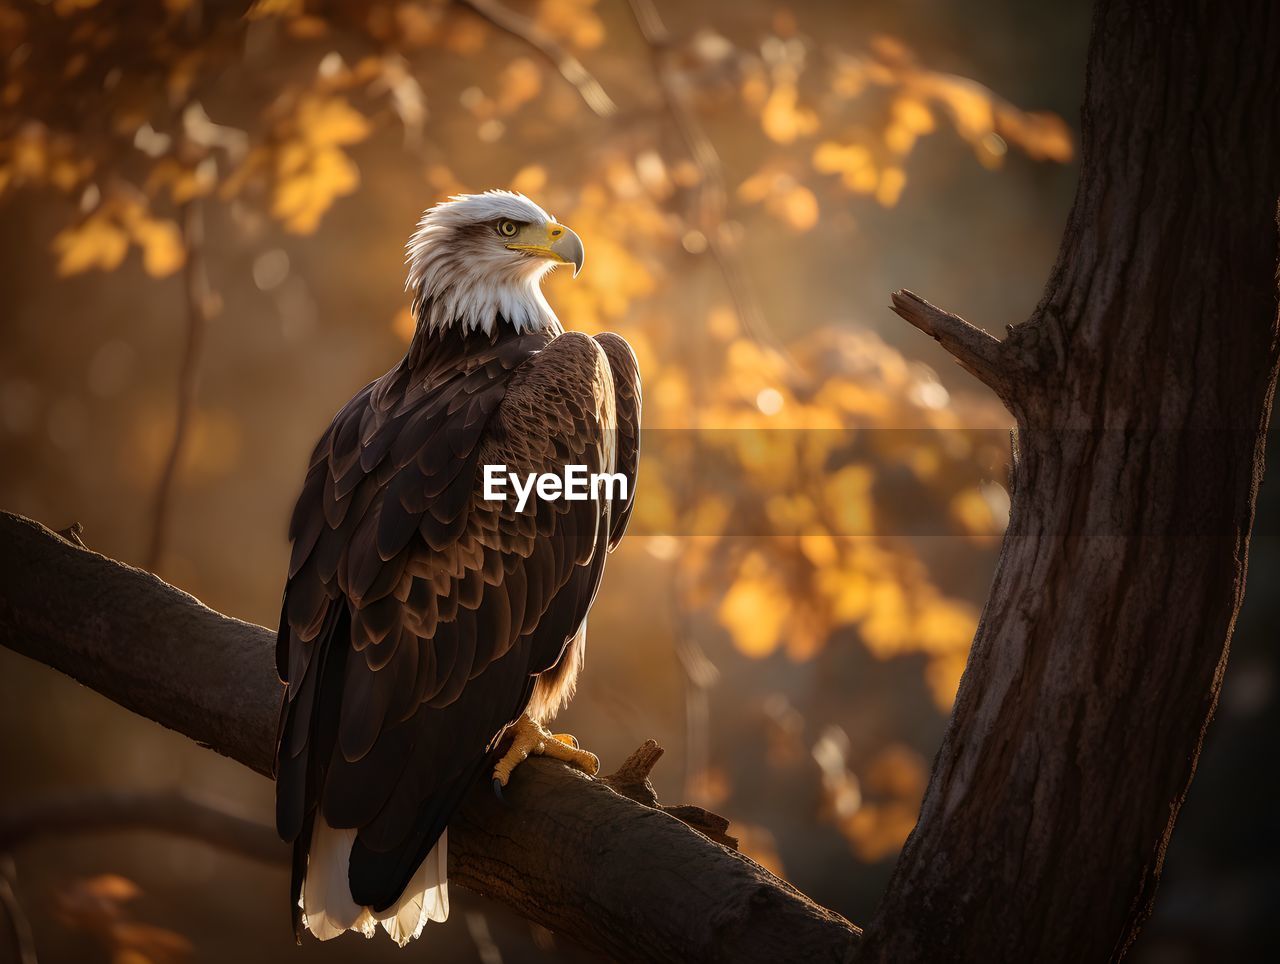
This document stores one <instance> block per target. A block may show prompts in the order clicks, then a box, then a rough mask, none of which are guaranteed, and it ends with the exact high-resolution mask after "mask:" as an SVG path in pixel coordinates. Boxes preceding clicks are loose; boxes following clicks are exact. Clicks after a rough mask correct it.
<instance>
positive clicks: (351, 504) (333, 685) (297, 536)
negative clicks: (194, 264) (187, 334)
mask: <svg viewBox="0 0 1280 964" xmlns="http://www.w3.org/2000/svg"><path fill="white" fill-rule="evenodd" d="M449 337H450V336H445V339H442V344H441V345H440V346H438V347H437V348H436V349H435V350H434V352H433V353H432V354H430V355H429V356H428V357H426V358H425V359H421V360H418V362H417V363H416V364H415V366H414V367H413V368H412V369H410V368H409V367H408V366H407V365H406V366H402V367H401V368H400V369H397V370H396V371H393V372H391V373H389V374H388V375H387V376H384V377H383V378H382V379H380V380H379V381H378V382H375V383H374V384H373V385H371V386H369V387H367V388H366V389H364V390H363V391H362V392H361V393H360V394H358V395H357V396H356V397H355V398H354V399H352V401H351V402H350V403H349V404H348V405H347V406H346V407H345V408H344V409H343V410H342V411H341V412H340V413H339V414H338V416H337V417H336V418H335V420H334V422H333V425H332V426H331V427H330V430H329V431H328V432H327V433H326V435H325V437H324V438H323V439H322V440H321V442H320V444H319V445H318V446H317V448H316V452H315V455H314V457H313V460H312V465H311V469H310V471H309V473H308V476H307V480H306V483H305V485H304V489H303V493H302V496H301V497H300V499H299V503H298V507H297V510H296V511H295V514H294V518H293V523H292V526H291V536H292V537H293V539H294V554H293V558H292V560H291V563H290V574H291V575H290V581H289V584H288V586H287V588H286V594H285V603H284V612H283V615H282V626H281V635H280V640H279V643H278V649H277V661H278V664H279V668H280V671H281V675H282V677H283V678H286V679H287V680H288V681H289V688H288V694H287V697H286V702H285V707H284V710H283V715H282V724H281V731H280V747H279V751H278V758H277V769H278V771H279V773H278V779H279V781H280V787H281V790H280V794H279V802H278V814H277V819H278V823H279V827H280V831H281V834H282V835H283V836H285V837H286V839H291V840H295V841H297V846H299V847H302V848H305V847H306V846H307V845H308V842H309V841H308V838H309V832H310V826H311V822H312V820H313V819H314V815H315V813H316V811H317V808H319V809H320V811H321V812H322V813H323V814H324V817H325V819H326V820H327V821H328V822H329V823H330V825H333V826H339V827H358V828H359V834H358V839H357V843H356V846H355V848H354V849H353V851H352V857H351V868H350V881H351V886H352V895H353V897H354V898H355V899H356V901H357V902H359V903H367V904H370V905H372V906H374V907H379V908H381V907H386V906H388V905H390V904H391V903H393V902H394V901H395V899H396V898H397V897H398V896H399V894H400V892H401V890H403V887H404V885H405V883H406V882H407V881H408V879H409V877H411V876H412V874H413V872H414V870H415V869H416V867H417V864H418V863H419V862H420V861H421V859H422V857H424V856H425V854H426V853H427V851H429V850H430V847H431V845H432V844H433V843H434V842H435V840H436V838H437V837H438V836H439V834H440V832H441V831H442V830H443V828H444V826H445V824H446V822H447V820H448V818H449V816H450V815H451V814H452V812H453V810H454V809H455V808H456V806H457V803H458V801H459V800H460V798H461V794H462V793H464V792H465V790H466V788H467V787H469V786H470V784H471V782H472V781H473V780H474V779H475V777H476V775H477V774H478V772H479V771H480V770H481V769H483V767H484V766H485V764H486V762H487V758H488V754H489V751H490V750H491V749H492V746H493V744H494V742H495V741H496V738H497V736H498V735H499V734H500V732H501V731H502V729H503V728H504V727H505V726H506V724H508V723H510V722H511V721H512V720H513V719H515V718H516V717H518V716H519V714H520V712H521V711H522V710H523V708H524V706H525V705H526V704H527V703H528V701H529V699H530V696H531V694H532V689H533V685H534V675H536V674H537V673H539V672H542V671H544V670H546V669H549V668H551V667H552V666H554V665H555V663H556V662H557V661H558V660H559V659H560V656H561V654H562V653H563V652H564V649H565V646H566V644H567V642H568V641H569V640H570V639H571V638H572V637H573V636H574V634H575V633H577V631H578V628H579V627H580V625H581V624H582V621H583V619H584V618H585V615H586V611H587V609H588V607H589V605H590V601H591V599H592V598H593V596H594V593H595V591H596V589H597V587H598V585H599V579H600V571H601V568H602V565H603V557H604V552H603V548H604V546H603V543H604V536H605V534H606V533H610V529H609V528H608V526H609V512H608V507H607V506H606V505H605V504H604V503H598V502H592V501H587V502H568V501H560V502H554V503H552V502H545V501H542V500H537V499H534V500H532V501H531V503H530V506H529V507H527V508H526V511H525V512H524V513H516V512H515V509H514V501H507V502H504V503H497V504H488V503H485V502H483V501H481V500H480V494H481V493H480V485H479V466H480V465H481V464H482V463H485V462H501V463H505V464H507V465H508V466H509V468H510V470H511V471H513V472H521V473H523V472H542V471H557V472H558V471H560V470H561V469H562V467H563V466H564V465H565V464H567V463H585V464H588V465H589V466H590V467H591V468H590V470H591V471H609V470H612V468H611V465H610V463H611V462H612V461H613V459H612V456H613V453H612V451H611V449H612V446H611V445H610V444H608V441H607V440H606V434H607V429H608V428H609V427H610V426H611V425H612V424H613V421H614V418H615V415H614V401H613V396H614V380H615V379H614V377H613V376H611V374H610V369H609V363H608V361H607V360H606V354H608V353H609V352H610V351H611V349H616V347H617V346H609V345H605V346H603V351H602V346H598V345H597V344H596V343H595V342H594V341H592V340H591V339H588V338H586V337H585V336H581V335H574V334H570V335H561V336H560V337H558V338H556V339H555V340H554V341H551V340H550V338H549V336H548V335H523V336H517V335H514V334H513V333H510V332H509V330H508V334H507V335H506V336H505V337H502V338H496V339H490V338H488V337H487V336H484V335H476V334H472V335H468V336H461V335H454V336H451V337H452V338H453V339H454V341H453V342H450V341H448V338H449ZM618 341H619V342H620V341H621V340H620V339H618ZM622 345H623V347H625V342H623V343H622ZM627 354H628V357H630V352H629V349H627ZM631 365H632V368H633V369H634V359H632V360H631ZM629 381H630V383H631V384H634V378H631V379H630V380H629ZM628 397H629V398H630V397H634V399H635V402H636V406H637V408H636V412H637V416H638V399H639V395H638V391H635V392H631V393H630V394H629V395H628ZM625 447H626V446H625V445H624V446H623V448H624V449H625ZM625 458H626V456H625V455H624V456H623V459H624V460H625ZM624 470H625V469H624ZM629 474H630V473H629ZM615 530H616V526H615ZM610 534H612V533H610ZM298 880H299V882H300V880H301V878H300V877H299V878H298ZM295 897H296V894H295Z"/></svg>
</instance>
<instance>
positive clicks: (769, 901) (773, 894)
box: [0, 513, 859, 962]
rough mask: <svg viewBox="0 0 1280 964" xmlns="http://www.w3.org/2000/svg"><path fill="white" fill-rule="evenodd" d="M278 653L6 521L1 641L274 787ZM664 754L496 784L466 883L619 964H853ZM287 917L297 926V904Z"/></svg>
mask: <svg viewBox="0 0 1280 964" xmlns="http://www.w3.org/2000/svg"><path fill="white" fill-rule="evenodd" d="M274 644H275V634H274V633H273V632H271V631H269V630H267V629H264V628H263V627H261V626H255V625H253V624H252V623H245V622H241V621H240V620H238V619H231V618H230V617H227V616H223V615H221V614H220V613H217V612H214V611H213V610H211V609H208V608H207V607H205V606H203V605H202V604H201V603H200V602H199V600H197V599H195V598H193V597H191V596H189V595H187V594H186V593H184V592H181V591H180V590H177V589H175V588H173V587H172V586H170V585H168V584H167V583H165V582H163V581H161V580H160V579H158V578H157V577H155V576H153V575H151V574H150V573H147V572H143V571H141V570H138V569H133V568H131V567H129V566H126V565H123V564H122V563H119V562H115V561H113V560H111V559H108V558H106V557H105V556H101V555H98V554H97V553H95V552H91V551H89V550H87V549H85V548H83V547H82V546H81V545H79V544H78V543H77V540H75V539H74V533H69V535H68V536H66V537H63V536H59V535H58V534H55V533H53V532H51V531H49V530H48V529H46V528H45V527H44V526H42V525H40V524H39V523H35V522H32V521H31V520H29V519H23V518H21V517H20V516H15V515H10V514H8V513H0V645H3V646H6V647H8V648H9V649H13V650H15V651H17V652H19V653H23V654H24V655H26V656H29V657H31V658H32V659H35V660H37V661H39V662H41V663H44V664H46V665H49V666H52V667H53V668H55V669H58V670H61V671H62V672H64V673H66V674H67V675H69V676H71V677H73V678H75V679H77V680H79V681H80V682H81V683H84V684H85V685H86V686H89V687H90V688H92V689H94V690H97V691H98V692H99V693H102V694H103V695H104V696H107V697H108V698H110V699H112V700H114V701H115V702H117V703H119V704H121V705H122V706H125V707H127V708H128V709H130V710H133V711H134V712H136V713H139V714H141V715H143V716H145V717H147V718H148V719H152V720H155V721H156V722H158V723H162V724H164V725H165V726H168V727H170V728H172V729H175V730H177V731H179V732H180V733H183V734H185V735H186V736H189V737H190V738H191V739H193V740H195V741H197V742H198V743H201V744H203V745H204V746H208V747H210V748H212V749H214V750H217V751H218V752H220V753H224V754H226V755H227V756H229V757H231V758H232V759H234V760H237V761H239V762H240V763H243V764H244V765H245V766H247V767H250V768H252V769H253V770H256V771H257V772H258V773H261V774H264V775H270V772H271V760H272V753H273V749H274V746H275V736H276V713H277V711H278V709H279V705H280V696H281V685H280V682H279V680H278V679H277V678H276V674H275V663H274V658H275V657H274ZM660 752H661V751H660V750H658V748H657V747H656V746H655V745H651V744H646V745H645V746H644V747H641V749H640V750H639V751H637V753H636V754H635V755H633V757H632V758H631V759H630V760H628V761H627V764H625V765H624V766H623V767H622V769H620V770H619V771H618V773H616V774H614V775H613V776H612V777H609V778H606V779H605V780H594V779H592V778H590V777H587V776H586V775H585V774H582V773H579V772H578V771H576V770H571V769H569V768H567V767H565V766H563V765H561V764H559V763H554V762H551V761H548V760H537V759H535V760H530V761H528V762H527V763H525V764H523V765H521V767H520V768H519V770H518V771H517V772H516V775H515V777H513V779H512V781H511V785H510V786H509V787H508V788H507V791H506V794H505V796H506V803H505V804H502V803H499V802H498V800H497V799H496V798H495V797H494V795H493V793H492V791H491V790H490V789H488V788H487V787H484V786H481V787H479V788H478V789H477V792H475V793H473V794H472V795H471V797H470V798H469V800H468V801H467V803H466V804H465V805H464V807H463V809H462V811H461V812H460V814H459V815H458V817H457V818H455V820H454V822H453V823H452V824H451V825H450V828H449V878H450V880H452V881H454V882H455V883H458V884H460V885H462V886H464V887H466V888H468V889H470V890H473V891H476V892H478V893H481V894H485V895H488V896H492V897H495V898H497V899H498V900H501V901H503V902H505V903H507V904H509V905H510V906H512V907H513V908H515V909H516V910H517V911H518V912H519V913H521V914H523V915H524V916H526V917H528V918H529V919H530V920H533V921H535V922H537V923H539V924H542V925H543V926H545V927H548V928H550V929H551V930H553V931H556V932H557V933H560V934H563V935H565V936H566V937H569V938H571V939H573V940H576V941H578V942H579V943H582V944H584V945H586V946H587V947H590V948H593V949H596V950H599V951H602V952H604V953H606V954H608V955H609V956H610V957H612V958H614V959H616V960H619V961H685V962H697V961H726V962H728V961H761V962H775V961H779V960H787V959H794V958H791V957H790V955H793V954H799V955H800V958H799V959H803V960H806V961H832V962H838V961H849V960H851V959H852V956H853V951H854V948H855V946H856V942H857V939H858V934H859V932H858V929H857V928H856V927H854V926H853V925H852V924H850V923H849V922H848V921H847V920H845V919H844V918H843V917H841V916H840V915H838V914H835V913H833V912H831V911H829V910H826V909H824V908H822V907H819V906H818V905H817V904H814V903H813V902H812V901H811V900H809V899H808V898H807V897H805V896H804V895H803V894H801V893H800V892H799V891H797V890H796V889H795V888H793V887H791V886H790V885H789V884H787V883H785V882H784V881H781V880H779V879H778V878H776V877H774V876H773V875H772V874H770V873H769V872H768V871H766V870H764V869H763V868H762V867H760V866H759V865H758V864H756V863H755V862H753V861H751V860H750V859H748V858H746V857H744V856H742V855H741V854H738V853H735V852H734V851H733V850H730V849H727V848H726V847H724V846H721V845H720V844H718V843H714V842H713V841H712V840H710V839H708V836H710V837H717V838H718V839H721V840H725V841H730V842H731V838H728V837H726V836H725V835H724V831H725V829H726V828H725V824H724V822H723V821H722V820H720V819H719V818H716V817H715V816H714V815H712V814H707V813H706V812H705V811H702V810H699V809H698V808H696V807H695V808H676V807H673V808H670V812H667V811H664V809H662V808H660V807H658V806H657V801H656V799H655V798H653V795H652V793H653V791H652V787H650V786H649V785H648V783H647V781H646V779H645V778H646V776H647V774H648V772H649V769H651V768H652V766H653V764H654V763H655V762H656V761H657V756H658V755H659V754H660ZM615 788H616V792H615ZM623 794H627V795H625V796H624V795H623ZM633 797H634V798H638V799H632V798H633ZM173 805H174V801H168V802H167V803H166V802H164V801H161V803H160V805H159V806H160V809H161V810H163V811H164V814H165V816H163V818H162V819H161V821H160V823H161V826H162V827H164V829H175V828H174V827H172V826H168V825H167V823H171V822H172V807H173ZM176 805H177V806H179V807H182V806H187V804H185V803H182V802H179V803H178V804H176ZM119 811H120V808H119V807H116V808H115V816H116V817H117V818H119V817H120V812H119ZM46 816H48V815H46ZM53 816H54V817H56V816H57V815H56V814H55V815H53ZM194 816H197V817H199V816H201V815H199V814H195V815H194ZM677 817H679V818H680V819H677ZM33 819H37V818H36V817H35V815H32V814H26V815H25V820H26V823H25V824H24V822H23V821H24V816H23V814H14V813H9V814H0V835H2V833H3V832H6V831H5V829H4V828H5V827H8V828H9V830H8V831H7V832H8V833H9V834H10V835H11V836H13V837H14V838H17V837H21V836H24V835H29V834H30V833H32V832H34V830H33V828H32V826H31V820H33ZM66 819H67V820H73V819H74V815H73V814H67V815H66ZM101 819H102V820H103V821H104V825H105V824H113V825H117V826H118V825H120V819H115V820H114V821H113V820H112V815H111V814H103V815H102V816H101ZM6 821H7V822H6ZM15 827H16V828H17V829H16V830H15V829H13V828H15ZM693 827H697V828H698V829H699V830H701V831H703V832H702V833H700V832H698V830H695V829H692V828H693ZM37 829H38V828H37ZM222 831H223V828H222V826H221V825H219V828H218V829H217V832H222ZM193 832H196V833H199V828H195V829H194V830H193ZM704 833H705V834H707V836H704ZM201 835H202V836H207V835H206V834H201ZM261 846H262V845H261V840H260V839H258V840H255V841H253V842H251V843H249V842H245V843H243V844H242V846H241V847H239V848H237V849H240V850H242V851H244V850H245V849H246V848H250V849H253V850H255V851H257V850H259V849H260V848H261ZM280 846H281V850H282V852H283V850H284V845H283V844H281V845H280ZM255 855H256V854H255ZM280 913H281V926H282V927H283V926H285V922H286V921H287V917H288V915H287V908H286V907H285V895H284V893H283V892H282V893H281V907H280Z"/></svg>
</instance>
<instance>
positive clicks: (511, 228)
mask: <svg viewBox="0 0 1280 964" xmlns="http://www.w3.org/2000/svg"><path fill="white" fill-rule="evenodd" d="M519 230H520V226H519V225H517V224H516V223H515V222H514V221H510V220H508V219H507V218H503V219H502V220H501V221H499V222H498V233H499V234H500V235H502V236H503V237H504V238H514V237H515V236H516V232H517V231H519Z"/></svg>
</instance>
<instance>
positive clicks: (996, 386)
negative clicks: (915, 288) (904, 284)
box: [890, 288, 1009, 398]
mask: <svg viewBox="0 0 1280 964" xmlns="http://www.w3.org/2000/svg"><path fill="white" fill-rule="evenodd" d="M890 297H892V298H893V305H892V306H891V309H892V311H893V313H894V314H896V315H897V316H898V317H899V318H902V319H903V320H904V321H907V322H909V323H910V324H912V325H914V326H915V327H917V328H919V329H920V330H921V331H923V332H924V333H925V334H926V335H928V336H929V337H930V338H932V339H933V340H934V341H936V342H937V343H938V344H940V345H941V346H942V347H943V348H945V349H946V350H947V351H948V352H950V353H951V355H952V356H953V357H954V358H955V359H956V361H958V362H959V363H960V365H961V367H963V368H964V369H965V371H967V372H969V373H970V374H972V375H973V376H974V377H975V378H977V379H978V381H980V382H982V383H983V384H984V385H986V386H987V387H989V388H990V389H992V391H994V392H995V393H996V394H997V395H1000V396H1001V398H1003V397H1004V396H1005V393H1006V392H1007V391H1008V389H1009V373H1008V370H1007V361H1006V360H1005V359H1004V357H1003V356H1002V343H1001V341H1000V339H998V338H995V337H992V336H991V335H990V334H988V333H987V332H985V331H983V330H982V329H981V328H978V327H977V326H976V325H971V324H970V323H969V322H967V321H965V320H964V319H963V318H961V317H960V316H959V315H954V314H952V313H951V312H949V311H945V310H943V309H942V308H939V307H938V306H937V305H933V304H930V303H929V302H927V301H925V300H924V299H923V298H921V297H920V296H919V295H918V294H916V293H915V292H912V291H908V290H907V289H905V288H900V289H899V290H897V291H895V292H894V293H893V294H892V295H891V296H890Z"/></svg>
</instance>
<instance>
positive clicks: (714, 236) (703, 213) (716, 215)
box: [629, 0, 799, 371]
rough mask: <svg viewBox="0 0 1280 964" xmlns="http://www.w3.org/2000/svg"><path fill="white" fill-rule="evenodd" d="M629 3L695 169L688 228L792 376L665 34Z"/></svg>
mask: <svg viewBox="0 0 1280 964" xmlns="http://www.w3.org/2000/svg"><path fill="white" fill-rule="evenodd" d="M629 3H630V6H631V15H632V17H633V18H634V19H635V22H636V27H637V28H639V31H640V34H641V36H642V37H644V40H645V43H647V44H648V45H649V50H650V54H651V56H650V60H651V62H652V66H653V73H654V77H655V79H656V80H657V83H658V89H659V90H660V91H661V92H662V100H663V104H664V105H665V107H666V111H667V114H668V115H669V116H670V117H671V120H672V121H673V123H674V124H675V127H676V130H677V131H679V133H680V137H681V139H682V140H683V141H684V144H685V149H686V150H688V152H689V157H690V159H691V160H692V161H693V164H694V166H695V167H696V168H697V169H698V193H697V199H696V202H695V208H696V210H695V217H694V222H695V223H696V224H697V227H698V230H699V231H700V232H701V233H702V235H703V237H705V238H706V240H707V248H708V249H709V250H710V251H711V256H712V257H713V258H714V259H715V262H716V265H717V267H719V269H720V273H721V275H723V277H724V283H725V287H726V288H728V290H729V297H730V298H731V299H732V300H733V306H734V310H735V311H736V312H737V314H738V317H739V318H740V319H741V321H742V327H743V328H744V329H745V330H746V332H747V334H749V335H750V336H751V337H752V338H754V339H756V340H757V341H759V342H762V343H767V344H768V345H769V347H770V348H772V349H773V350H775V351H776V352H778V354H779V355H780V356H781V357H782V359H783V360H784V361H785V362H786V363H787V364H788V366H790V367H791V368H792V370H794V371H798V370H799V368H798V366H797V365H796V364H795V362H794V361H793V360H792V359H791V356H790V355H789V354H788V353H787V351H786V349H785V348H784V347H783V346H782V345H781V344H779V343H778V341H777V339H776V338H774V337H773V334H772V332H771V331H770V329H769V327H768V323H767V322H766V320H765V317H764V313H763V312H762V311H761V310H760V300H759V298H758V297H756V293H755V290H754V286H753V285H752V283H751V275H750V272H748V271H747V267H746V265H745V264H744V262H743V260H742V257H741V255H740V253H739V251H738V246H737V242H736V241H735V240H734V239H733V238H732V237H731V236H730V234H729V230H728V229H727V228H726V226H725V221H726V213H727V211H728V206H729V190H728V187H727V185H726V183H725V176H724V165H723V163H722V162H721V160H720V154H719V152H718V151H717V150H716V148H715V145H714V144H713V143H712V142H711V138H710V137H709V136H708V135H707V132H706V130H705V129H704V128H703V126H702V122H701V121H700V120H699V119H698V114H697V112H696V111H695V110H694V108H693V104H692V103H691V102H690V100H689V89H688V80H687V79H686V77H685V75H684V72H683V71H682V70H681V69H680V66H679V61H678V58H677V55H676V52H675V50H674V49H673V43H672V39H671V33H670V32H669V31H668V30H667V27H666V25H665V24H664V23H663V22H662V17H661V16H659V14H658V9H657V7H655V6H654V4H653V0H629Z"/></svg>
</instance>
